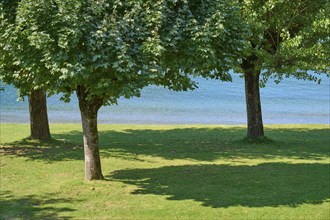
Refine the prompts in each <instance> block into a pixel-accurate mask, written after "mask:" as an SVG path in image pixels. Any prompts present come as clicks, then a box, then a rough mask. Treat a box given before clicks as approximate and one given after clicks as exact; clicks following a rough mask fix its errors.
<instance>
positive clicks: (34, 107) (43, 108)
mask: <svg viewBox="0 0 330 220" xmlns="http://www.w3.org/2000/svg"><path fill="white" fill-rule="evenodd" d="M28 99H29V112H30V131H31V135H30V137H31V138H32V139H37V140H41V141H50V139H51V136H50V130H49V123H48V114H47V98H46V93H45V92H44V91H42V90H40V89H37V90H34V89H32V90H31V91H30V94H29V97H28Z"/></svg>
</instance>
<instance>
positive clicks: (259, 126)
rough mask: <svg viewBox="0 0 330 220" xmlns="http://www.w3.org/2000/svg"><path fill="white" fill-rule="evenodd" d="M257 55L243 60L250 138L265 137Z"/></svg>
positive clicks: (248, 134)
mask: <svg viewBox="0 0 330 220" xmlns="http://www.w3.org/2000/svg"><path fill="white" fill-rule="evenodd" d="M256 61H257V57H256V56H251V57H249V58H247V59H244V60H243V63H242V68H243V70H244V80H245V99H246V111H247V125H248V129H247V136H248V137H249V138H260V137H264V126H263V122H262V112H261V101H260V85H259V77H260V70H259V69H257V68H256V67H255V66H256V65H255V63H256Z"/></svg>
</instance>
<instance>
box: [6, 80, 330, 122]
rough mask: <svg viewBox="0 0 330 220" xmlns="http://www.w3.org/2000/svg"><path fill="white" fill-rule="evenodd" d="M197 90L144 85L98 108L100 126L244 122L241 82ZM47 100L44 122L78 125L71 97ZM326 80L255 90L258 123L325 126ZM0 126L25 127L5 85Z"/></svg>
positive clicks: (202, 84) (205, 84)
mask: <svg viewBox="0 0 330 220" xmlns="http://www.w3.org/2000/svg"><path fill="white" fill-rule="evenodd" d="M198 81H199V88H198V89H196V90H194V91H188V92H173V91H169V90H167V89H164V88H161V87H156V86H149V87H147V88H145V89H144V90H143V92H142V97H140V98H132V99H128V100H127V99H120V100H119V102H118V105H117V106H107V107H102V108H101V110H100V113H99V122H100V123H121V124H123V123H131V124H245V123H246V111H245V98H244V82H243V79H241V78H239V77H234V79H233V82H232V83H228V82H220V81H216V80H205V79H199V80H198ZM59 97H60V96H59V95H58V96H53V97H51V98H48V114H49V120H50V122H53V123H78V122H80V113H79V108H78V103H77V98H76V97H75V96H72V101H71V103H63V102H61V101H59ZM329 97H330V80H329V78H324V79H323V81H322V83H321V84H320V85H318V84H316V83H314V82H308V81H303V80H296V79H285V80H284V81H282V82H281V83H280V84H278V85H277V84H275V83H273V82H268V84H267V86H266V88H262V89H261V99H262V110H263V119H264V123H266V124H282V123H286V124H287V123H290V124H291V123H295V124H314V123H317V124H319V123H320V124H329V122H330V115H329V112H330V100H329ZM0 98H1V123H8V122H15V123H28V122H29V114H28V103H27V100H26V101H24V102H17V101H16V99H17V95H16V89H15V88H13V87H11V86H5V91H4V92H0Z"/></svg>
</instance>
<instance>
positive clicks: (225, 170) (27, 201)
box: [0, 124, 330, 219]
mask: <svg viewBox="0 0 330 220" xmlns="http://www.w3.org/2000/svg"><path fill="white" fill-rule="evenodd" d="M99 130H100V131H99V137H100V148H101V160H102V165H103V173H104V175H105V176H106V181H96V182H85V181H83V176H84V170H83V169H84V162H83V158H84V157H83V148H82V133H81V129H80V125H68V124H62V125H52V126H51V131H52V136H53V140H52V141H51V142H49V143H41V142H38V141H32V140H29V139H28V138H25V137H26V136H27V135H28V126H27V125H17V124H16V125H15V124H8V125H6V124H3V125H1V149H0V150H1V161H0V165H1V182H0V186H1V199H0V201H1V212H0V218H2V219H6V218H70V217H72V218H94V219H99V218H107V219H110V218H116V219H132V218H133V219H150V218H152V219H155V218H156V219H189V218H195V219H196V218H203V219H205V218H207V219H219V218H227V219H228V218H229V219H248V218H250V219H269V218H272V219H274V218H275V219H298V218H299V219H329V218H330V214H329V213H330V207H329V205H330V200H329V199H330V166H329V164H330V163H329V162H330V161H329V154H330V129H329V126H328V125H281V126H280V125H277V126H267V127H266V134H267V135H268V138H267V139H266V141H262V142H259V143H255V142H252V141H250V140H248V139H246V138H244V136H245V128H244V127H241V126H206V125H194V126H193V125H191V126H182V125H181V126H160V125H157V126H151V125H141V126H138V125H100V126H99ZM13 183H15V186H14V185H13ZM20 204H21V205H20Z"/></svg>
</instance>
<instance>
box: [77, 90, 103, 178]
mask: <svg viewBox="0 0 330 220" xmlns="http://www.w3.org/2000/svg"><path fill="white" fill-rule="evenodd" d="M87 95H88V94H87V92H86V90H85V88H84V87H82V86H78V88H77V97H78V100H79V108H80V112H81V119H82V128H83V140H84V155H85V179H86V180H103V179H104V177H103V175H102V169H101V159H100V152H99V137H98V131H97V113H98V110H99V109H100V107H101V106H102V102H101V101H100V100H97V99H93V100H87V99H86V98H87Z"/></svg>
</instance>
